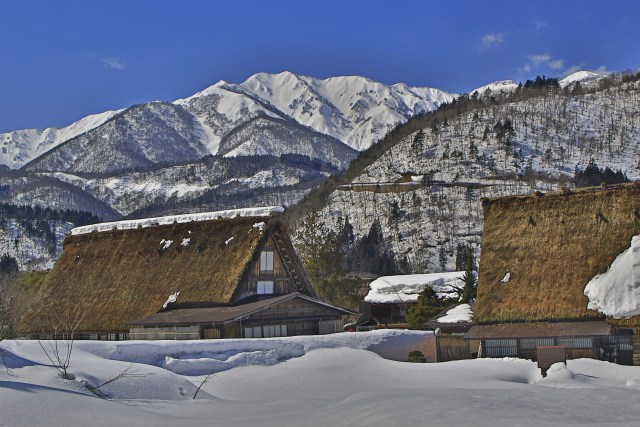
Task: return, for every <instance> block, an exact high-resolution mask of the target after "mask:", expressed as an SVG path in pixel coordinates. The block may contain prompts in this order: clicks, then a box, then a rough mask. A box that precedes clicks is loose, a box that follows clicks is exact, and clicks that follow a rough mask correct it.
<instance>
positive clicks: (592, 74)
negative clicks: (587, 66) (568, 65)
mask: <svg viewBox="0 0 640 427" xmlns="http://www.w3.org/2000/svg"><path fill="white" fill-rule="evenodd" d="M605 77H607V74H605V73H598V72H596V71H576V72H575V73H572V74H569V75H568V76H566V77H564V78H562V79H560V81H559V83H560V87H562V88H564V87H567V86H570V85H572V84H574V83H577V82H580V84H590V83H596V82H598V80H600V79H603V78H605Z"/></svg>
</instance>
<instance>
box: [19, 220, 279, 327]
mask: <svg viewBox="0 0 640 427" xmlns="http://www.w3.org/2000/svg"><path fill="white" fill-rule="evenodd" d="M259 221H268V220H267V219H266V218H260V219H256V218H236V219H221V220H218V221H207V222H192V223H186V224H172V225H167V226H158V227H150V228H143V229H138V230H122V231H115V230H113V231H110V232H104V233H97V232H94V233H90V234H85V235H78V236H68V237H67V238H66V239H65V242H64V251H63V253H62V256H61V258H60V259H59V260H58V262H57V263H56V264H55V266H54V268H53V269H52V270H51V272H50V273H49V274H48V275H47V277H46V279H45V282H44V284H43V286H42V288H41V290H40V292H39V295H38V300H37V301H36V302H35V303H34V306H33V308H32V309H31V310H30V311H29V313H28V314H27V316H26V317H25V319H24V320H23V322H22V323H21V324H20V325H19V327H18V330H19V331H20V332H21V333H39V332H41V331H43V330H47V325H46V320H45V319H47V316H48V315H49V314H50V313H52V312H58V313H65V312H66V313H69V312H74V313H77V312H80V313H86V315H85V316H84V317H83V320H82V322H81V323H80V325H79V326H78V328H77V331H78V332H81V331H127V330H128V327H127V326H126V324H127V322H130V321H132V320H134V319H137V318H141V317H144V316H148V315H150V314H153V313H155V312H157V311H159V310H160V309H161V308H162V304H163V303H164V302H165V301H166V299H167V298H168V297H169V295H170V294H171V293H172V292H174V291H180V296H179V299H178V303H179V306H184V307H187V306H191V307H193V306H199V305H200V306H202V305H212V304H228V303H230V302H232V301H233V298H234V291H235V289H236V287H237V285H238V283H240V281H241V280H242V278H243V277H244V275H245V272H246V269H247V268H248V265H249V261H251V260H252V258H253V257H254V256H256V255H255V252H256V249H257V248H258V246H259V245H260V243H261V242H262V240H263V239H264V238H265V237H266V233H260V232H259V231H258V230H257V229H256V228H254V227H253V225H254V224H255V223H256V222H259ZM231 237H233V240H231V241H230V242H229V244H225V241H226V240H228V239H229V238H231ZM185 238H190V239H191V241H190V242H189V244H188V245H187V246H182V245H181V243H182V241H183V239H185ZM163 239H164V240H173V244H172V245H171V246H170V247H169V248H168V249H166V250H163V249H162V245H161V244H160V241H161V240H163Z"/></svg>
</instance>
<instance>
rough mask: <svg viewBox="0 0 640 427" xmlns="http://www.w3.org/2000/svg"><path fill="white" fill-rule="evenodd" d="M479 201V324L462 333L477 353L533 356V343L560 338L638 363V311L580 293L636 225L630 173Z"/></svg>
mask: <svg viewBox="0 0 640 427" xmlns="http://www.w3.org/2000/svg"><path fill="white" fill-rule="evenodd" d="M483 209H484V236H483V243H482V254H481V257H480V273H479V277H478V296H477V302H476V305H475V322H476V323H478V324H477V325H475V326H473V327H472V328H471V330H470V331H469V332H468V333H467V334H466V335H465V338H466V339H474V340H481V342H482V344H481V354H482V355H483V356H486V357H504V356H515V357H523V358H531V359H533V360H536V358H537V349H538V348H539V347H549V346H563V347H564V348H565V350H566V354H567V357H568V358H578V357H592V358H597V359H603V360H609V361H612V362H617V363H620V364H636V365H638V364H640V335H639V329H638V327H639V326H640V321H639V319H638V317H637V316H635V317H628V316H627V317H624V316H616V317H619V318H614V317H612V316H610V317H607V316H605V315H604V314H602V313H601V312H600V311H597V310H594V309H590V308H588V307H589V306H590V303H592V302H593V301H591V300H590V299H589V298H588V297H587V296H586V295H585V287H586V286H587V285H588V284H589V283H592V282H593V280H595V277H596V276H597V275H601V274H604V273H606V272H607V271H608V270H610V267H611V266H612V263H613V262H614V260H616V259H617V258H618V257H619V256H620V255H621V254H623V253H625V251H626V250H627V249H628V248H629V247H630V244H631V240H632V237H633V236H637V235H639V234H640V186H639V185H638V184H637V183H632V184H624V185H618V186H612V187H598V188H587V189H576V190H570V191H569V190H565V191H561V192H557V193H550V194H542V193H536V194H532V195H528V196H512V197H504V198H497V199H486V200H484V201H483ZM607 274H609V273H607ZM630 279H633V278H630ZM637 309H638V310H639V311H638V313H640V307H637Z"/></svg>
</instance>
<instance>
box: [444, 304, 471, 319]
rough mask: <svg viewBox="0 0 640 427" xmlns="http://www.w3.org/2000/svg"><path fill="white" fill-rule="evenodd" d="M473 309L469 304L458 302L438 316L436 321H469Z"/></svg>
mask: <svg viewBox="0 0 640 427" xmlns="http://www.w3.org/2000/svg"><path fill="white" fill-rule="evenodd" d="M472 319H473V311H472V310H471V306H470V305H469V304H460V305H457V306H455V307H453V308H452V309H451V310H449V311H447V312H446V313H445V315H444V316H442V317H439V318H438V323H458V322H471V320H472Z"/></svg>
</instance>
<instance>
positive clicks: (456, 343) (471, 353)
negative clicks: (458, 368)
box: [436, 335, 480, 362]
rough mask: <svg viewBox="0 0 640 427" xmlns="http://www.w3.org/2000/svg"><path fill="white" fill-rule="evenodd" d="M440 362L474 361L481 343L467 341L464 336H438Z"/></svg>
mask: <svg viewBox="0 0 640 427" xmlns="http://www.w3.org/2000/svg"><path fill="white" fill-rule="evenodd" d="M436 345H437V350H438V356H437V357H438V362H448V361H451V360H464V359H473V358H474V357H476V356H477V354H478V346H479V345H480V341H477V340H465V339H464V337H463V336H462V335H437V336H436Z"/></svg>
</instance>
